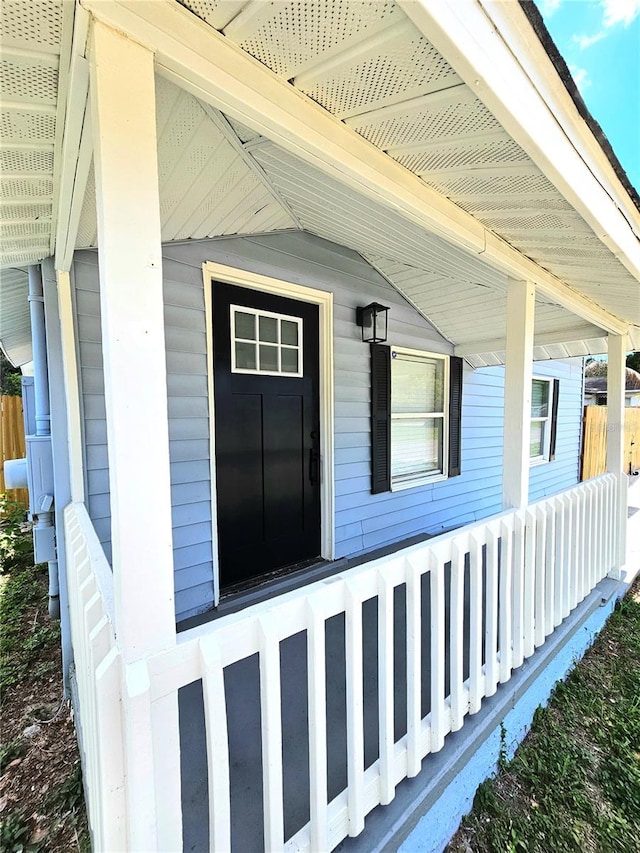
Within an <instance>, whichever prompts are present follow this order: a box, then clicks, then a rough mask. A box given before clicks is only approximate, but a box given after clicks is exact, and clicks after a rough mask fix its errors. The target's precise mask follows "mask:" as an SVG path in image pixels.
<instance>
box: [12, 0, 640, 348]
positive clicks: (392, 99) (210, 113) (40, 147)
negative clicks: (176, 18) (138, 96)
mask: <svg viewBox="0 0 640 853" xmlns="http://www.w3.org/2000/svg"><path fill="white" fill-rule="evenodd" d="M180 2H181V5H182V6H184V7H186V8H187V9H189V10H190V11H191V12H192V13H193V14H195V15H196V16H198V17H199V18H200V19H201V20H203V21H205V22H206V23H207V24H208V25H209V26H210V27H212V28H213V29H215V30H217V31H219V32H221V33H223V34H224V36H225V39H226V40H229V41H231V42H233V43H235V44H236V45H237V46H238V47H239V48H241V49H242V50H243V51H245V52H246V53H248V54H250V55H251V56H253V57H254V58H255V59H257V60H258V61H259V62H260V63H262V64H263V65H264V66H266V67H267V68H269V69H271V71H272V72H274V73H275V74H276V75H278V76H279V77H280V78H282V79H284V80H286V81H288V82H289V84H290V85H291V86H292V87H293V89H295V90H296V91H297V93H298V94H299V95H300V96H301V97H302V98H303V99H307V98H308V99H311V100H313V101H315V102H316V103H318V104H320V105H321V106H322V107H323V108H324V109H325V110H326V111H327V112H328V113H330V114H331V115H333V116H334V117H335V118H336V119H337V120H339V121H340V122H341V123H343V125H347V126H348V127H349V128H351V130H352V131H353V132H354V134H357V135H358V136H360V137H362V138H364V139H365V140H367V141H368V142H369V143H370V144H371V145H372V146H375V147H376V148H377V149H379V150H381V151H383V152H384V153H385V154H386V155H387V156H388V157H389V158H391V159H393V160H395V161H396V162H397V163H399V164H401V165H402V166H403V167H404V168H405V169H407V170H408V171H410V172H411V173H413V175H415V176H416V177H417V179H418V180H419V181H421V182H423V183H424V185H425V187H426V186H428V187H430V188H431V189H433V190H435V191H436V192H437V193H439V194H440V195H442V196H444V197H446V198H448V199H450V200H451V201H452V202H454V203H455V204H456V205H458V206H459V207H460V208H462V209H463V210H465V211H467V212H468V213H469V214H471V215H472V216H473V217H475V218H476V219H477V220H478V221H479V222H480V223H482V225H483V226H485V227H486V228H487V229H489V230H490V231H492V232H493V233H495V234H497V235H499V237H501V238H502V239H504V240H505V241H506V242H508V243H509V244H511V245H512V246H513V247H515V248H516V249H517V250H518V251H519V252H521V253H522V254H523V255H524V256H526V257H528V258H531V259H532V260H533V261H535V262H536V263H537V264H538V265H539V266H540V267H541V268H542V269H544V270H547V271H549V272H551V273H552V274H553V275H555V276H557V278H558V279H560V280H561V281H563V282H565V283H566V284H568V285H569V286H570V287H571V288H573V289H574V290H576V291H577V292H579V293H581V294H583V295H584V296H586V297H588V298H590V299H592V300H593V301H594V302H595V303H597V304H598V305H600V306H602V307H603V308H604V309H606V310H607V311H608V312H610V313H611V314H613V315H615V316H617V317H619V318H621V319H622V320H624V321H625V322H627V323H630V324H632V329H631V344H632V346H633V347H634V348H636V349H640V282H639V281H638V280H637V278H636V277H635V275H634V274H632V273H631V272H629V271H628V269H627V268H626V267H625V266H624V265H623V263H621V261H620V260H618V258H617V257H616V256H615V254H614V253H613V251H612V250H611V249H610V248H608V247H607V245H605V242H604V240H606V239H607V236H606V235H604V234H603V235H600V234H599V232H598V233H596V230H594V228H593V227H592V226H591V225H589V224H588V223H587V222H586V221H585V219H584V218H583V216H582V215H581V214H580V213H579V212H578V210H577V209H576V205H575V203H573V202H572V201H570V200H569V199H568V198H566V193H565V194H563V192H561V191H560V189H558V187H557V186H556V185H554V183H553V182H552V180H550V178H549V176H548V171H549V170H543V169H542V168H541V167H540V166H538V165H536V163H535V162H534V161H533V159H532V158H531V157H530V156H529V154H527V152H526V151H525V150H524V149H523V147H521V145H519V144H518V142H516V140H515V139H514V138H513V135H511V134H510V133H508V132H507V130H506V129H505V127H504V126H503V124H502V123H501V122H500V121H498V118H497V117H496V115H495V114H494V113H493V112H492V111H490V109H489V108H488V107H487V106H486V105H485V104H484V103H483V101H481V100H480V99H479V98H478V97H477V95H476V93H475V92H474V91H473V90H472V88H471V87H470V86H469V85H467V82H466V81H465V79H463V77H462V76H460V74H459V73H458V72H457V71H456V70H454V67H453V65H452V64H451V62H449V61H448V59H447V58H445V56H444V55H443V54H442V53H441V52H440V51H438V50H436V48H435V47H434V46H433V44H431V42H430V41H429V40H428V39H427V38H426V37H425V35H424V33H423V32H421V31H420V30H419V29H418V28H417V26H416V25H415V24H414V23H413V22H412V21H411V20H410V19H409V17H407V15H406V14H405V12H404V8H405V5H404V4H401V5H402V8H401V5H399V4H397V3H395V2H393V0H380V2H378V3H369V2H359V0H348V2H342V0H313V2H311V3H300V2H297V0H278V2H274V3H264V2H260V0H249V2H247V1H246V0H180ZM4 7H5V9H6V10H8V12H5V13H4V17H3V50H6V46H7V45H8V47H9V51H10V52H9V54H6V53H5V55H4V56H3V63H2V68H3V71H2V73H3V81H4V80H7V81H9V83H10V87H11V86H13V88H9V95H8V102H9V109H8V110H6V111H5V112H4V114H3V123H2V141H3V143H4V144H5V146H6V147H5V148H4V150H3V152H2V156H3V161H2V162H3V165H5V163H6V164H8V165H11V164H14V165H13V166H12V171H10V172H7V171H5V178H6V180H5V181H4V182H3V185H4V186H3V196H2V211H3V213H2V219H3V234H2V245H1V247H0V248H1V253H0V265H2V266H9V265H16V264H18V263H20V264H25V263H29V262H33V261H36V260H38V259H40V258H42V257H45V256H47V255H49V254H51V251H52V249H53V240H54V236H53V235H54V234H55V224H54V222H53V220H54V219H55V212H54V211H55V210H56V204H55V202H56V192H57V189H58V184H59V181H58V178H57V172H58V171H59V170H60V164H59V162H58V161H57V157H58V152H59V150H60V145H59V143H60V132H61V122H60V121H59V119H60V115H61V114H62V115H63V114H64V113H63V112H62V113H61V111H63V110H64V102H65V99H66V89H65V86H66V83H65V79H64V75H63V74H61V73H58V66H59V65H60V60H59V56H60V52H61V51H62V52H63V54H64V51H65V50H66V48H65V46H64V45H65V44H67V43H68V42H69V41H70V29H71V25H70V21H69V7H73V4H72V3H68V4H65V5H64V9H63V3H62V0H37V2H36V3H34V4H32V6H30V5H29V4H24V3H22V2H21V0H7V2H6V3H5V4H4ZM40 7H42V9H41V8H40ZM31 8H33V10H34V11H33V13H32V14H31V12H30V11H28V10H30V9H31ZM407 8H408V7H407ZM43 10H44V11H43ZM56 16H57V17H56ZM412 17H413V14H412ZM43 20H44V21H52V23H51V24H47V25H46V26H45V24H43V23H42V21H43ZM56 22H57V23H56ZM56 27H57V29H56ZM422 29H424V28H422ZM531 35H532V37H533V31H532V33H531ZM65 40H66V41H65ZM5 59H7V63H8V64H6V63H5ZM452 62H453V59H452ZM5 66H6V67H5ZM9 66H11V67H9ZM14 66H19V67H20V68H22V69H23V70H22V71H21V72H20V74H18V72H16V71H15V68H14ZM43 68H44V69H45V70H44V71H43V70H42V69H43ZM46 69H48V70H46ZM39 80H41V81H46V86H48V88H46V87H45V82H42V83H40V84H38V85H40V87H41V89H38V86H37V85H36V81H39ZM5 89H6V87H5ZM157 113H158V156H159V173H160V174H159V177H160V195H161V213H162V233H163V239H164V240H167V241H170V240H179V239H186V238H199V237H206V236H223V235H231V234H243V233H263V232H269V231H276V230H281V229H287V228H304V229H306V230H309V231H311V232H313V233H316V234H318V235H320V236H322V237H326V238H328V239H331V240H334V241H336V242H339V243H343V244H345V245H348V246H350V247H351V248H353V249H355V250H357V251H360V252H361V253H362V254H363V255H365V256H366V257H367V259H368V260H369V261H370V262H371V263H372V264H373V265H374V266H376V267H377V269H379V270H380V272H381V273H382V274H384V275H385V276H386V277H387V278H388V279H389V281H390V282H391V283H392V284H393V285H394V286H395V287H397V289H398V290H400V291H401V292H402V293H403V294H404V295H405V296H406V297H407V298H408V299H409V300H410V301H411V302H412V303H413V304H414V305H415V306H416V307H417V308H418V309H419V310H420V311H421V312H422V313H424V314H425V315H426V316H427V317H428V318H429V319H430V320H432V322H434V323H435V325H436V326H437V327H438V328H439V329H440V331H441V332H442V334H443V335H444V336H445V337H447V338H448V339H449V340H451V341H452V342H453V343H454V344H455V345H456V346H457V348H458V350H459V351H460V353H461V354H464V355H465V357H467V358H468V359H469V360H470V361H471V362H472V363H474V364H485V363H497V362H499V361H502V359H503V357H504V353H503V352H502V347H501V342H502V341H503V340H504V332H505V330H504V325H503V321H502V320H501V319H500V318H501V317H504V294H505V287H506V278H505V276H504V275H502V274H501V273H499V272H496V271H495V269H492V268H491V267H489V266H488V265H487V264H486V263H485V262H483V260H482V257H481V255H479V256H478V255H473V254H471V253H469V252H466V251H465V250H463V249H462V248H459V247H456V246H454V245H453V244H451V243H449V242H447V241H446V240H444V239H443V238H440V237H437V236H435V235H433V234H430V233H428V232H426V231H425V230H424V229H423V228H421V227H419V226H418V225H413V224H410V223H408V222H407V219H406V218H403V217H402V216H401V215H400V214H399V213H394V212H393V211H392V210H390V209H389V208H385V207H383V206H382V205H376V204H375V203H372V202H371V200H365V199H363V198H362V197H360V196H359V195H358V193H357V192H356V191H355V190H351V189H348V188H347V187H346V186H345V185H343V184H341V183H340V182H338V181H337V180H333V179H331V178H329V177H328V176H327V175H326V174H324V173H322V172H321V171H320V170H319V169H315V168H313V167H312V166H311V165H309V164H307V163H304V162H303V161H302V160H299V159H297V158H296V157H294V156H293V155H292V154H291V153H289V152H287V151H285V150H284V149H283V148H281V147H279V146H277V145H275V144H274V143H272V142H270V141H269V140H266V139H264V138H262V137H260V136H258V135H257V134H256V133H255V132H253V131H252V130H251V129H249V128H245V127H242V126H241V125H239V124H237V123H235V122H230V121H228V120H227V119H226V118H225V117H224V116H223V115H222V114H221V113H219V112H218V111H217V110H215V109H213V108H212V107H211V106H209V105H208V104H205V103H203V102H202V101H199V100H198V99H196V98H195V97H193V96H192V95H190V94H188V93H186V92H184V91H182V90H180V89H178V88H177V87H175V86H173V85H172V84H170V83H169V82H167V81H166V80H164V79H162V78H161V77H158V104H157ZM5 115H6V116H7V119H6V121H5ZM39 127H46V128H47V131H46V134H44V136H42V137H40V136H38V132H40V133H44V131H38V130H37V128H39ZM36 155H37V156H36ZM5 158H6V160H5ZM612 174H613V173H612ZM607 180H608V181H610V180H611V178H610V176H607ZM616 191H617V192H619V187H618V188H617V189H616ZM622 196H623V198H624V200H625V205H626V206H625V209H624V211H623V212H622V213H623V214H624V215H625V216H626V218H627V220H628V221H629V226H630V230H631V232H632V233H633V235H634V237H635V238H636V239H637V237H638V234H640V216H639V215H638V211H637V209H636V208H635V207H634V205H633V203H632V202H631V200H630V199H629V197H628V194H626V192H624V191H622ZM601 236H602V239H601ZM95 242H96V225H95V201H94V188H93V178H92V176H91V175H90V176H89V181H88V184H87V191H86V194H85V198H84V206H83V209H82V214H81V216H80V226H79V231H78V237H77V246H79V247H81V246H82V247H86V246H90V245H95ZM626 261H627V264H628V263H629V259H626ZM631 267H633V262H632V263H631ZM463 307H464V310H462V309H463ZM536 333H537V341H536V344H537V346H536V357H537V358H558V357H563V356H566V355H582V354H589V353H595V352H602V351H604V350H606V336H604V335H603V333H602V330H601V329H599V328H598V327H596V326H594V325H591V324H589V323H586V322H583V321H581V320H580V319H578V318H577V317H575V316H574V315H572V314H570V313H569V312H568V311H567V310H565V309H564V308H562V307H560V306H559V305H555V304H551V303H550V301H549V300H548V299H546V298H545V297H543V296H540V297H539V299H538V309H537V315H536Z"/></svg>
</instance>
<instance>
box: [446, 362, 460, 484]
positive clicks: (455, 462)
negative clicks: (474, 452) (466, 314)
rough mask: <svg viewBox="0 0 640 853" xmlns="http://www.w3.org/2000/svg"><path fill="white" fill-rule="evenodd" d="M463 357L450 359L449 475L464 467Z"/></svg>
mask: <svg viewBox="0 0 640 853" xmlns="http://www.w3.org/2000/svg"><path fill="white" fill-rule="evenodd" d="M461 457H462V359H461V358H457V357H455V356H451V358H450V359H449V476H450V477H457V476H458V475H459V474H460V471H461V469H462V458H461Z"/></svg>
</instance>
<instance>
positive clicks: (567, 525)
mask: <svg viewBox="0 0 640 853" xmlns="http://www.w3.org/2000/svg"><path fill="white" fill-rule="evenodd" d="M562 504H563V514H564V539H563V546H564V553H563V573H562V618H563V619H564V618H565V617H566V616H568V615H569V613H570V612H571V594H572V588H571V587H572V582H573V563H574V555H573V549H572V547H571V545H572V540H571V534H572V530H573V528H572V527H571V519H572V515H573V513H572V511H571V510H572V507H571V498H570V497H569V496H568V495H564V496H563V497H562Z"/></svg>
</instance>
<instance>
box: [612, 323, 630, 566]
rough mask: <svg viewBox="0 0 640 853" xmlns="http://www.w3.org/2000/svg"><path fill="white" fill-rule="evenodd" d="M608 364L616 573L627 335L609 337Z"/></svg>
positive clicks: (622, 551) (622, 525)
mask: <svg viewBox="0 0 640 853" xmlns="http://www.w3.org/2000/svg"><path fill="white" fill-rule="evenodd" d="M608 350H609V359H608V361H609V363H608V365H607V471H608V472H609V473H610V474H615V475H616V476H617V477H618V481H619V488H618V496H619V500H618V517H617V530H616V534H615V535H616V538H617V559H616V563H617V567H618V569H617V571H616V572H615V575H616V577H619V576H620V569H621V568H622V566H623V565H624V563H625V557H626V542H627V498H628V496H627V477H626V474H625V467H624V466H625V458H624V448H625V442H624V389H625V384H626V381H625V380H626V375H625V374H626V369H625V367H626V366H625V362H626V352H627V336H626V335H609V339H608Z"/></svg>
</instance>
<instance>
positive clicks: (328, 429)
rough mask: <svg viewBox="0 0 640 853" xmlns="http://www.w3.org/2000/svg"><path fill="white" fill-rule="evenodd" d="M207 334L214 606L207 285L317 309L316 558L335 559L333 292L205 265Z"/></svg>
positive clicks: (214, 521) (214, 522) (216, 579)
mask: <svg viewBox="0 0 640 853" xmlns="http://www.w3.org/2000/svg"><path fill="white" fill-rule="evenodd" d="M202 276H203V282H204V301H205V316H206V334H207V377H208V392H209V420H210V424H209V447H210V449H209V457H210V464H211V547H212V551H213V554H212V559H213V593H214V604H215V605H216V606H217V604H218V602H219V599H220V571H219V566H218V508H217V504H216V448H215V410H214V406H213V402H214V400H215V396H214V376H213V298H212V297H213V294H212V286H211V285H212V282H213V281H222V282H226V283H227V284H235V285H237V286H238V287H244V288H247V289H252V290H259V291H262V292H264V293H272V294H273V295H274V296H284V297H286V298H288V299H297V300H298V301H300V302H310V303H311V304H313V305H317V306H318V321H319V338H320V354H319V355H320V358H319V367H320V371H319V372H320V547H321V553H320V556H321V557H323V558H324V559H325V560H333V559H335V481H334V435H333V425H334V407H333V398H334V393H333V385H334V377H333V293H330V292H327V291H324V290H316V289H315V288H312V287H304V286H303V285H299V284H294V283H293V282H289V281H283V280H281V279H276V278H270V277H269V276H266V275H258V274H257V273H252V272H247V271H246V270H240V269H236V268H235V267H229V266H226V265H225V264H218V263H214V262H213V261H207V262H205V263H204V264H203V265H202Z"/></svg>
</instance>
